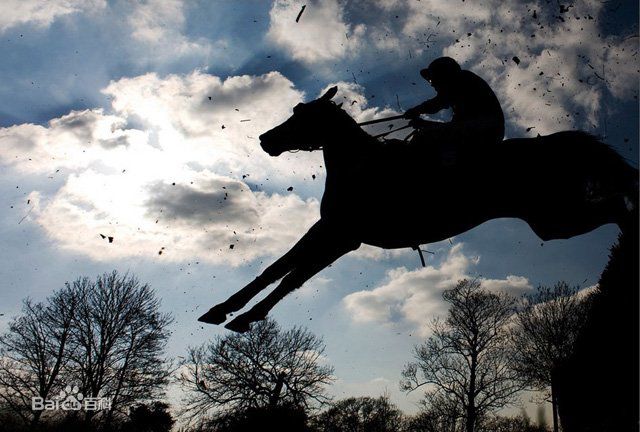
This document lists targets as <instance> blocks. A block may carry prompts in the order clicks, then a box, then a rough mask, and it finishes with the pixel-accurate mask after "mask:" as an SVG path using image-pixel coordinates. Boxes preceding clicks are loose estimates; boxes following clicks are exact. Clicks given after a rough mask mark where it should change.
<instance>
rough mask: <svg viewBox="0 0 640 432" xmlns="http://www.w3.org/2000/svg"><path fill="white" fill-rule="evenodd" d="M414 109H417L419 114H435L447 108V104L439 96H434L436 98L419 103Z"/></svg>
mask: <svg viewBox="0 0 640 432" xmlns="http://www.w3.org/2000/svg"><path fill="white" fill-rule="evenodd" d="M416 108H418V111H419V112H420V114H435V113H437V112H438V111H441V110H443V109H446V108H449V104H448V103H447V102H445V100H444V98H442V97H441V96H440V95H436V97H434V98H432V99H429V100H428V101H426V102H423V103H421V104H420V105H418V106H417V107H416Z"/></svg>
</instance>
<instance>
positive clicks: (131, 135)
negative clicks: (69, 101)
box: [0, 72, 321, 265]
mask: <svg viewBox="0 0 640 432" xmlns="http://www.w3.org/2000/svg"><path fill="white" fill-rule="evenodd" d="M104 93H105V94H106V95H108V96H109V97H110V99H111V101H112V110H113V114H106V113H105V112H104V110H103V109H91V110H83V111H72V112H70V113H68V114H66V115H63V116H61V117H59V118H55V119H52V120H51V121H49V122H48V124H46V125H44V126H40V125H33V124H21V125H16V126H11V127H8V128H2V129H0V143H2V146H3V149H4V151H3V153H2V155H0V160H1V161H2V163H3V164H4V165H8V166H10V167H11V168H12V169H14V170H15V171H18V172H21V173H23V174H27V175H31V176H32V177H33V178H40V179H41V181H46V179H48V178H49V177H51V178H57V177H61V178H62V180H63V183H62V186H61V187H59V189H57V190H54V191H53V192H52V193H51V192H49V191H50V189H51V186H46V187H42V188H41V190H35V191H33V192H32V193H31V194H30V196H29V199H30V203H31V204H30V205H31V206H32V207H33V208H32V211H31V212H30V213H29V220H32V221H33V222H35V223H36V224H38V225H39V226H40V227H41V228H42V229H43V230H44V232H45V233H46V234H47V235H48V237H49V238H51V239H52V240H53V241H54V242H56V245H57V246H58V247H60V248H61V249H65V250H68V251H72V252H74V253H80V254H84V255H88V256H90V257H92V258H94V259H96V260H110V259H115V258H126V257H132V256H143V257H156V258H158V259H163V260H175V261H183V260H197V259H199V260H201V261H208V262H213V263H228V264H232V265H238V264H241V263H243V262H246V261H250V260H252V259H255V258H256V257H259V256H265V255H276V254H279V253H282V252H284V250H286V249H287V248H288V247H290V246H291V245H292V244H293V243H294V242H295V241H296V240H297V239H298V238H299V236H301V235H302V234H303V233H304V232H305V231H306V230H307V229H308V228H309V226H310V225H311V224H312V223H313V222H314V221H315V220H316V219H317V218H318V216H319V203H318V201H317V200H315V199H302V198H300V197H298V196H297V195H295V194H293V193H287V192H285V191H284V190H283V191H282V193H277V192H273V191H272V192H269V191H268V186H269V184H268V183H267V186H264V187H261V186H260V183H264V182H267V178H268V177H277V176H278V175H279V174H278V173H281V174H282V175H286V176H287V177H286V178H287V180H286V181H287V182H292V183H293V184H297V183H295V182H300V181H302V180H303V179H304V175H303V174H300V173H298V174H296V173H295V172H294V171H295V167H298V172H299V171H300V169H299V167H300V166H304V165H309V164H310V163H314V164H319V163H320V160H321V159H320V157H321V156H319V155H311V154H308V153H305V154H301V155H294V156H291V157H289V158H287V157H286V156H285V157H283V158H271V157H269V156H267V155H266V153H264V152H263V151H262V150H261V149H260V147H259V145H258V142H257V138H256V137H257V136H258V135H259V134H260V133H261V132H263V131H265V130H268V129H270V128H271V127H273V126H275V125H276V124H278V123H280V122H282V121H283V120H284V119H286V118H287V117H288V116H289V115H290V110H291V107H292V106H293V105H295V104H296V103H297V102H299V101H301V100H302V96H303V95H302V93H301V92H299V91H298V90H296V89H295V88H294V87H293V84H292V83H291V82H290V81H289V80H287V79H286V78H285V77H283V76H282V75H281V74H279V73H276V72H272V73H268V74H265V75H261V76H236V77H229V78H227V79H225V80H222V79H221V78H219V77H216V76H211V75H207V74H204V73H201V72H194V73H192V74H189V75H169V76H167V77H164V78H160V77H159V76H157V75H155V74H147V75H141V76H138V77H133V78H123V79H121V80H118V81H114V82H112V83H111V84H110V85H109V86H108V87H107V88H105V89H104ZM244 120H249V121H244ZM222 126H225V127H224V129H223V128H222ZM250 181H251V182H252V183H249V182H250ZM45 191H46V192H45ZM101 235H102V236H104V237H105V238H106V239H104V238H102V237H101ZM108 237H113V239H114V240H113V242H112V243H111V242H109V241H108V240H107V239H108ZM160 252H162V254H160Z"/></svg>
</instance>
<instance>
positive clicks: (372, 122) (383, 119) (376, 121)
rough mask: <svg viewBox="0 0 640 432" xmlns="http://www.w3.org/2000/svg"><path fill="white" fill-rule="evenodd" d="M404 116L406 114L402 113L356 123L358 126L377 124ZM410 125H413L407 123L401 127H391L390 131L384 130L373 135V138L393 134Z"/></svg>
mask: <svg viewBox="0 0 640 432" xmlns="http://www.w3.org/2000/svg"><path fill="white" fill-rule="evenodd" d="M402 118H404V114H400V115H397V116H391V117H384V118H380V119H375V120H369V121H365V122H360V123H356V124H357V125H358V126H367V125H372V124H376V123H382V122H387V121H392V120H398V119H402ZM409 127H411V126H409V125H405V126H401V127H399V128H395V129H391V130H390V131H388V132H383V133H381V134H378V135H373V138H374V139H378V138H382V137H385V136H387V135H389V134H392V133H394V132H398V131H401V130H403V129H407V128H409Z"/></svg>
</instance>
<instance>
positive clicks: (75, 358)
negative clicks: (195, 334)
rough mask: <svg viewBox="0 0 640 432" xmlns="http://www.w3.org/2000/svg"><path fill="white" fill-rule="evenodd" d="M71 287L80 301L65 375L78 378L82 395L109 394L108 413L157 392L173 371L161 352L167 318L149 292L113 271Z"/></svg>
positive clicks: (110, 414)
mask: <svg viewBox="0 0 640 432" xmlns="http://www.w3.org/2000/svg"><path fill="white" fill-rule="evenodd" d="M74 287H77V289H76V291H75V295H76V296H77V298H78V299H79V302H78V306H77V308H76V313H75V315H74V320H73V327H72V333H71V338H72V341H73V344H74V350H73V351H72V352H71V353H70V355H69V360H70V363H69V368H68V369H67V380H69V381H72V382H75V383H78V385H79V387H80V389H81V391H82V392H83V394H84V395H85V396H89V397H106V398H110V400H111V409H110V410H109V412H108V418H111V417H112V416H113V413H114V412H118V411H120V412H123V413H126V407H127V406H129V405H131V404H133V403H134V402H136V401H138V400H140V399H147V400H148V399H153V398H155V397H158V396H160V395H161V394H162V391H163V388H164V385H165V384H167V383H168V381H169V377H170V375H171V372H172V369H171V366H170V363H169V362H168V361H167V360H166V359H164V358H163V357H162V354H163V352H164V347H165V344H166V341H167V339H168V337H169V331H168V326H169V324H170V323H171V322H172V318H171V316H170V315H169V314H167V313H162V312H160V310H159V309H160V300H159V299H158V298H157V297H156V295H155V293H154V291H153V290H152V289H151V288H150V286H149V285H147V284H141V283H140V282H139V281H138V280H137V279H136V278H135V277H134V276H132V275H128V274H124V275H120V274H118V272H116V271H113V272H111V273H106V274H103V275H101V276H98V277H97V278H96V280H95V282H90V283H79V284H74ZM91 413H92V412H91V411H87V414H88V415H90V414H91Z"/></svg>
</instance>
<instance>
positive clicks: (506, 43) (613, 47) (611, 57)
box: [365, 0, 640, 135]
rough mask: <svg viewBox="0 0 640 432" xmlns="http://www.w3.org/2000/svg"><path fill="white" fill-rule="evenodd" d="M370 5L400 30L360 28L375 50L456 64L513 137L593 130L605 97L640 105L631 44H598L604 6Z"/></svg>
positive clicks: (614, 38) (584, 0)
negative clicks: (477, 79)
mask: <svg viewBox="0 0 640 432" xmlns="http://www.w3.org/2000/svg"><path fill="white" fill-rule="evenodd" d="M375 5H376V6H377V7H378V8H380V10H381V11H385V12H384V14H385V15H391V14H393V15H396V16H397V17H398V24H397V25H396V26H395V27H393V26H391V27H390V26H389V23H388V22H386V21H385V22H379V21H378V20H377V19H373V20H372V21H371V22H370V21H365V23H366V25H367V37H368V38H369V39H371V41H372V42H373V45H375V46H376V47H377V48H378V49H385V50H392V51H395V52H396V54H398V55H406V53H407V51H409V52H410V53H413V55H414V56H424V57H425V58H427V59H428V60H425V63H428V61H429V60H433V59H435V58H436V57H439V56H440V55H446V56H451V57H453V58H455V59H456V60H458V61H459V62H460V63H461V64H462V65H463V67H464V68H467V69H470V70H472V71H474V72H476V73H477V74H479V75H480V76H482V77H483V78H485V79H486V80H487V81H488V82H489V84H490V85H491V86H492V88H493V89H494V90H495V91H496V94H497V96H498V99H499V100H500V101H501V103H502V105H503V109H504V111H505V117H506V119H507V122H508V123H509V125H510V133H514V132H515V133H517V134H524V133H526V132H527V129H529V128H531V129H529V131H528V132H529V134H530V135H531V134H534V135H535V134H537V133H540V134H548V133H553V132H557V131H559V130H566V129H575V128H578V129H583V130H587V131H593V130H594V129H597V128H598V127H599V122H600V120H601V118H602V116H604V115H605V113H604V112H603V105H604V100H605V98H606V96H607V94H610V95H612V96H613V97H615V98H618V99H621V100H627V101H628V100H632V99H633V98H634V97H636V98H637V95H638V77H639V75H640V73H639V72H640V71H639V69H638V65H637V61H636V60H635V57H634V56H635V55H636V53H637V37H634V36H633V35H626V34H620V35H611V36H604V33H605V32H603V30H602V29H601V28H600V17H601V16H602V15H603V14H604V13H605V7H606V4H605V3H603V2H596V1H592V0H579V1H575V2H572V3H571V5H570V6H569V7H568V8H567V7H564V6H563V7H562V8H561V7H560V6H559V5H556V4H549V3H548V2H547V3H545V2H541V1H528V2H523V1H520V0H508V1H502V0H483V1H480V2H472V3H471V2H466V3H464V4H460V3H455V2H442V1H437V0H423V1H421V2H400V1H393V0H377V1H376V2H375ZM513 57H518V59H519V63H518V64H516V62H514V61H513V60H512V59H513Z"/></svg>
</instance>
